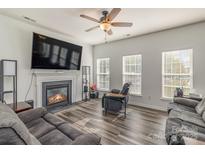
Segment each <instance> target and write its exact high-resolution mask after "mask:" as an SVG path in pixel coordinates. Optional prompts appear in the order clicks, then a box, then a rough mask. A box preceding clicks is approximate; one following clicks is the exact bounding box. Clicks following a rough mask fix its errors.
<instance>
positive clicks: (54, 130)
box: [0, 103, 100, 145]
mask: <svg viewBox="0 0 205 154" xmlns="http://www.w3.org/2000/svg"><path fill="white" fill-rule="evenodd" d="M0 144H6V145H10V144H29V145H32V144H34V145H36V144H43V145H70V144H74V145H75V144H81V145H85V144H88V145H97V144H100V137H98V136H96V135H94V134H83V133H82V132H80V131H79V130H77V129H75V128H73V127H71V126H70V125H69V124H68V123H67V122H65V121H63V120H62V119H60V118H58V117H57V116H55V115H53V114H51V113H48V112H47V111H46V109H44V108H37V109H32V110H28V111H24V112H21V113H19V114H18V115H17V114H16V113H15V112H13V110H12V109H10V108H9V107H8V106H7V105H5V104H2V103H0Z"/></svg>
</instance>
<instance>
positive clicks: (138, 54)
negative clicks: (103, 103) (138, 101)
mask: <svg viewBox="0 0 205 154" xmlns="http://www.w3.org/2000/svg"><path fill="white" fill-rule="evenodd" d="M131 56H141V73H132V74H129V73H126V74H127V75H140V76H141V82H140V86H141V87H140V94H136V93H130V92H129V95H131V96H139V97H142V72H143V71H142V60H143V59H142V54H141V53H137V54H130V55H123V56H122V86H123V84H124V83H123V81H124V80H123V78H124V75H126V74H124V57H131Z"/></svg>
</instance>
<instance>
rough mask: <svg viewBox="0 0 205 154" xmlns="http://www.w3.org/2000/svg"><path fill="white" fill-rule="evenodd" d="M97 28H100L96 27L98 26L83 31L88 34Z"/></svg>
mask: <svg viewBox="0 0 205 154" xmlns="http://www.w3.org/2000/svg"><path fill="white" fill-rule="evenodd" d="M99 27H100V26H99V25H98V26H95V27H92V28H89V29H87V30H85V31H86V32H89V31H91V30H94V29H96V28H99Z"/></svg>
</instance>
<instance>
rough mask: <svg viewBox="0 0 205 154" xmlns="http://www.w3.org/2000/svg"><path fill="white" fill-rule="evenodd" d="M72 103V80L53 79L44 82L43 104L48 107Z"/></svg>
mask: <svg viewBox="0 0 205 154" xmlns="http://www.w3.org/2000/svg"><path fill="white" fill-rule="evenodd" d="M71 104H72V81H71V80H66V81H52V82H43V83H42V106H43V107H46V108H47V109H55V108H57V107H58V108H59V107H65V106H68V105H71Z"/></svg>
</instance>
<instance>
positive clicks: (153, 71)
mask: <svg viewBox="0 0 205 154" xmlns="http://www.w3.org/2000/svg"><path fill="white" fill-rule="evenodd" d="M113 31H114V29H113ZM189 48H192V49H193V55H194V81H193V86H194V88H195V89H197V91H198V92H200V93H202V94H205V62H204V59H205V23H198V24H193V25H189V26H185V27H180V28H175V29H171V30H166V31H161V32H157V33H152V34H148V35H144V36H139V37H135V38H130V39H125V40H120V41H115V42H111V43H107V44H101V45H96V46H95V47H94V48H93V50H94V57H93V62H94V81H95V82H96V59H97V58H104V57H110V73H111V81H110V84H111V89H112V88H121V85H122V56H124V55H131V54H142V96H135V97H134V96H133V97H131V99H130V103H132V104H137V105H141V106H145V107H151V108H156V109H161V110H166V106H167V103H168V101H167V100H166V101H165V100H162V99H160V98H161V93H162V92H161V82H162V75H161V68H162V66H161V64H162V52H163V51H169V50H178V49H189Z"/></svg>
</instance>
